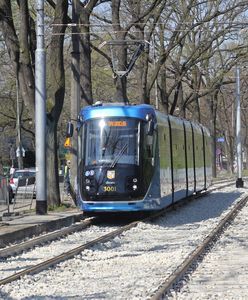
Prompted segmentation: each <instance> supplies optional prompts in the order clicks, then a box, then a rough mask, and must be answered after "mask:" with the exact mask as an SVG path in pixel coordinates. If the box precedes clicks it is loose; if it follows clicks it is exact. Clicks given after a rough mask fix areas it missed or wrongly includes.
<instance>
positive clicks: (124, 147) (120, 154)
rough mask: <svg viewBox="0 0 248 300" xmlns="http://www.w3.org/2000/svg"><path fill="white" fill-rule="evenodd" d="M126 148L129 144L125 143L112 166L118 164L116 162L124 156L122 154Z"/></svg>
mask: <svg viewBox="0 0 248 300" xmlns="http://www.w3.org/2000/svg"><path fill="white" fill-rule="evenodd" d="M126 149H127V144H125V145H124V146H123V147H122V148H121V150H120V152H119V153H118V154H117V156H116V157H115V159H114V161H113V162H112V164H111V165H110V168H114V166H115V165H116V163H117V162H118V160H119V159H120V158H121V157H122V155H123V154H124V152H125V150H126Z"/></svg>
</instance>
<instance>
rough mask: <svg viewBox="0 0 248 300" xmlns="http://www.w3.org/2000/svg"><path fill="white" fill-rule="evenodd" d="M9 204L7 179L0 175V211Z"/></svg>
mask: <svg viewBox="0 0 248 300" xmlns="http://www.w3.org/2000/svg"><path fill="white" fill-rule="evenodd" d="M8 202H9V190H8V179H7V178H6V177H4V176H2V175H0V211H1V209H3V207H5V206H6V205H7V204H8Z"/></svg>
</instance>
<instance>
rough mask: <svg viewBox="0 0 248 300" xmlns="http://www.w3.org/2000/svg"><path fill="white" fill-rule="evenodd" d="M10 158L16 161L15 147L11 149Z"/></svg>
mask: <svg viewBox="0 0 248 300" xmlns="http://www.w3.org/2000/svg"><path fill="white" fill-rule="evenodd" d="M9 157H10V159H11V160H14V159H15V158H16V153H15V149H14V148H13V147H11V148H10V150H9Z"/></svg>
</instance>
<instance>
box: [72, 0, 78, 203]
mask: <svg viewBox="0 0 248 300" xmlns="http://www.w3.org/2000/svg"><path fill="white" fill-rule="evenodd" d="M77 3H78V1H76V0H73V1H72V22H73V24H74V26H72V33H73V34H72V53H71V76H72V78H71V122H72V124H73V125H74V128H76V126H77V118H78V113H79V101H80V50H79V35H78V23H79V11H80V8H79V7H78V5H77ZM75 133H76V132H74V135H73V137H72V146H71V157H70V158H71V172H70V184H71V186H72V190H73V193H72V196H73V198H74V200H75V197H76V193H77V191H76V189H77V184H76V183H77V165H78V157H77V154H78V139H77V135H76V134H75Z"/></svg>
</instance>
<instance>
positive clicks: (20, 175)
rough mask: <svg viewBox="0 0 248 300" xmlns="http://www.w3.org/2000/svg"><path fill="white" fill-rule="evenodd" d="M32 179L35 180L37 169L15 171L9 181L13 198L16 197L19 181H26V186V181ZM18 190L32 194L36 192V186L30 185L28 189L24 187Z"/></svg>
mask: <svg viewBox="0 0 248 300" xmlns="http://www.w3.org/2000/svg"><path fill="white" fill-rule="evenodd" d="M30 177H34V178H35V168H31V169H22V170H15V171H14V173H13V174H12V175H11V177H10V180H9V185H10V187H11V190H12V197H14V196H15V193H16V189H17V187H18V182H19V180H22V182H23V181H24V184H25V182H26V181H25V180H26V179H27V178H30ZM18 189H20V190H21V191H22V192H23V193H24V192H32V191H33V190H34V184H30V185H28V186H27V187H25V186H22V187H19V188H18Z"/></svg>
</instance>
